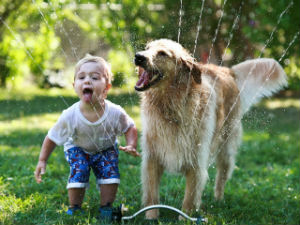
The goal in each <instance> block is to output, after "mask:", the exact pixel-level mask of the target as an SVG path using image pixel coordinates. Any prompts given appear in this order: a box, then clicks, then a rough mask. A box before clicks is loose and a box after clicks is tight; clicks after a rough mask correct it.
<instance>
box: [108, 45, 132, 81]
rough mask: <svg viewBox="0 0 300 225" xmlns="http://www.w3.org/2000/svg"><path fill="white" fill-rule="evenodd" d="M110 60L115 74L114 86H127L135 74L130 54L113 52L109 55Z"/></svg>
mask: <svg viewBox="0 0 300 225" xmlns="http://www.w3.org/2000/svg"><path fill="white" fill-rule="evenodd" d="M108 60H109V62H110V63H111V67H112V72H113V74H114V79H113V86H115V87H121V86H122V85H124V84H127V83H128V79H129V77H130V75H131V74H133V67H132V62H130V57H128V54H127V53H126V52H123V51H113V50H111V51H110V52H109V54H108Z"/></svg>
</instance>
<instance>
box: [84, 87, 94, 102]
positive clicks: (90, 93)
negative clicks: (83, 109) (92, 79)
mask: <svg viewBox="0 0 300 225" xmlns="http://www.w3.org/2000/svg"><path fill="white" fill-rule="evenodd" d="M82 93H83V99H84V101H86V102H90V101H92V96H93V89H92V88H84V89H83V91H82Z"/></svg>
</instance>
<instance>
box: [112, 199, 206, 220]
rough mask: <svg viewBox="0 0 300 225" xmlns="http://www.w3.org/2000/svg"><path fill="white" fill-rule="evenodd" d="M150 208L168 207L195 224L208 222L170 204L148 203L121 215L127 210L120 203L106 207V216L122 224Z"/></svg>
mask: <svg viewBox="0 0 300 225" xmlns="http://www.w3.org/2000/svg"><path fill="white" fill-rule="evenodd" d="M151 209H168V210H171V211H173V212H176V213H178V214H179V215H180V216H182V217H183V218H185V219H187V220H190V221H192V222H194V223H196V224H202V223H207V222H208V220H207V218H203V217H201V216H200V217H189V216H188V215H187V214H185V213H184V212H182V211H180V210H179V209H176V208H174V207H172V206H168V205H150V206H147V207H145V208H142V209H140V210H139V211H137V212H136V213H134V214H133V215H131V216H123V214H124V212H126V211H128V209H127V208H125V207H124V205H123V204H121V205H120V206H119V207H117V208H111V207H107V209H106V218H107V217H110V218H111V219H110V220H111V221H116V222H120V223H122V224H123V223H124V222H125V221H128V220H132V219H134V218H135V217H136V216H138V215H139V214H141V213H143V212H146V211H148V210H151Z"/></svg>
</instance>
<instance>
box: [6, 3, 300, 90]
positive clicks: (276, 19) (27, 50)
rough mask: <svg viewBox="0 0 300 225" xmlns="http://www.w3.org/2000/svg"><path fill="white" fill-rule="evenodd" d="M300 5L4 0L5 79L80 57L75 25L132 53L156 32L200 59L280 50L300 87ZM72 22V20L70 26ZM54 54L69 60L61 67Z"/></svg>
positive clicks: (228, 61) (226, 61) (38, 76)
mask: <svg viewBox="0 0 300 225" xmlns="http://www.w3.org/2000/svg"><path fill="white" fill-rule="evenodd" d="M181 3H182V5H181ZM202 4H204V5H202ZM299 7H300V2H299V1H298V0H290V1H287V0H251V1H235V0H227V1H224V0H207V1H196V0H185V1H177V2H174V1H173V0H152V1H148V0H134V1H133V0H131V1H129V0H126V1H121V0H112V1H102V0H92V1H91V0H89V1H88V0H80V1H79V0H77V1H71V0H64V1H60V0H52V1H43V0H34V1H32V2H31V1H29V2H28V1H21V0H16V1H8V0H3V1H1V3H0V18H1V21H0V69H1V70H0V85H2V86H5V85H6V81H10V80H11V79H12V78H13V77H16V76H19V77H24V76H25V77H26V75H27V74H29V73H30V74H31V75H33V76H34V80H35V81H36V82H37V83H38V84H41V82H43V80H44V77H45V75H46V72H45V70H55V69H66V68H65V64H66V63H65V62H67V61H69V58H71V57H75V58H76V59H77V60H78V57H81V56H80V55H79V56H78V55H76V50H78V49H80V48H81V46H80V44H78V41H77V42H74V43H73V42H72V38H76V36H77V35H78V32H74V31H73V32H72V30H75V29H73V28H76V29H79V32H81V33H82V35H83V36H84V37H85V36H86V37H88V38H89V39H90V40H96V39H100V40H101V41H103V42H104V43H103V44H104V45H105V46H108V47H109V48H111V49H112V50H113V51H117V52H118V51H121V52H122V51H123V52H126V53H127V56H126V58H132V57H133V52H135V51H136V50H139V49H141V48H142V47H144V45H145V44H146V43H147V42H148V41H149V40H152V39H156V38H170V39H173V40H176V41H179V42H180V43H182V44H183V45H184V47H186V48H187V49H189V50H190V52H192V53H195V57H196V58H197V59H198V60H199V61H200V60H202V61H204V60H205V58H207V55H209V58H208V59H209V61H210V62H215V63H217V64H222V65H229V66H230V65H233V64H236V63H238V62H241V61H243V60H245V59H248V58H255V57H271V58H275V59H277V60H280V63H281V64H282V65H283V66H284V67H286V71H287V72H290V71H292V74H289V73H288V75H289V76H290V77H291V81H292V84H291V88H292V89H299V87H298V85H295V84H294V83H297V82H298V83H299V81H300V80H299V76H300V74H299V72H298V70H294V69H292V68H294V66H296V67H297V68H299V67H300V62H299V60H293V59H292V58H299V56H300V53H299V52H300V44H299V36H300V33H299V27H300V14H299V12H298V10H299ZM202 9H203V10H202ZM180 15H181V17H180ZM200 16H201V20H199V18H200ZM67 24H72V25H71V29H70V31H66V29H65V27H66V25H67ZM179 24H180V25H179ZM198 25H200V26H198ZM179 31H180V32H179ZM179 34H180V35H179ZM64 41H65V42H67V43H68V46H67V47H66V46H62V45H63V42H64ZM66 48H67V49H66ZM226 49H227V51H226V54H224V52H225V50H226ZM97 50H99V49H95V51H97ZM100 50H102V49H101V47H100ZM66 52H67V54H71V55H67V54H66ZM64 57H65V59H64ZM54 61H56V62H57V61H61V62H62V64H61V65H60V66H59V68H56V66H53V62H54ZM126 61H127V60H126ZM288 61H290V62H292V61H293V62H292V63H288ZM72 63H73V62H72ZM130 64H131V65H132V62H131V63H130ZM131 70H132V69H131ZM295 71H296V72H295ZM124 74H125V73H124V71H120V72H118V71H117V72H116V80H115V83H118V82H119V83H122V82H123V81H122V80H124V78H123V77H124V76H126V77H127V76H128V74H126V75H124ZM131 75H132V74H131ZM118 80H119V81H118Z"/></svg>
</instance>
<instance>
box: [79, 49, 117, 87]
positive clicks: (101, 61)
mask: <svg viewBox="0 0 300 225" xmlns="http://www.w3.org/2000/svg"><path fill="white" fill-rule="evenodd" d="M87 62H95V63H98V64H99V65H101V66H104V68H105V70H104V71H105V74H104V75H105V77H106V78H107V82H108V83H109V84H111V82H112V79H113V74H112V72H111V67H110V64H109V63H108V62H106V61H105V59H103V58H102V57H99V56H93V55H90V54H86V55H85V57H84V58H82V59H80V60H79V61H78V62H77V64H76V66H75V76H76V74H77V73H78V71H79V69H80V67H81V66H82V65H83V64H84V63H87Z"/></svg>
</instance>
